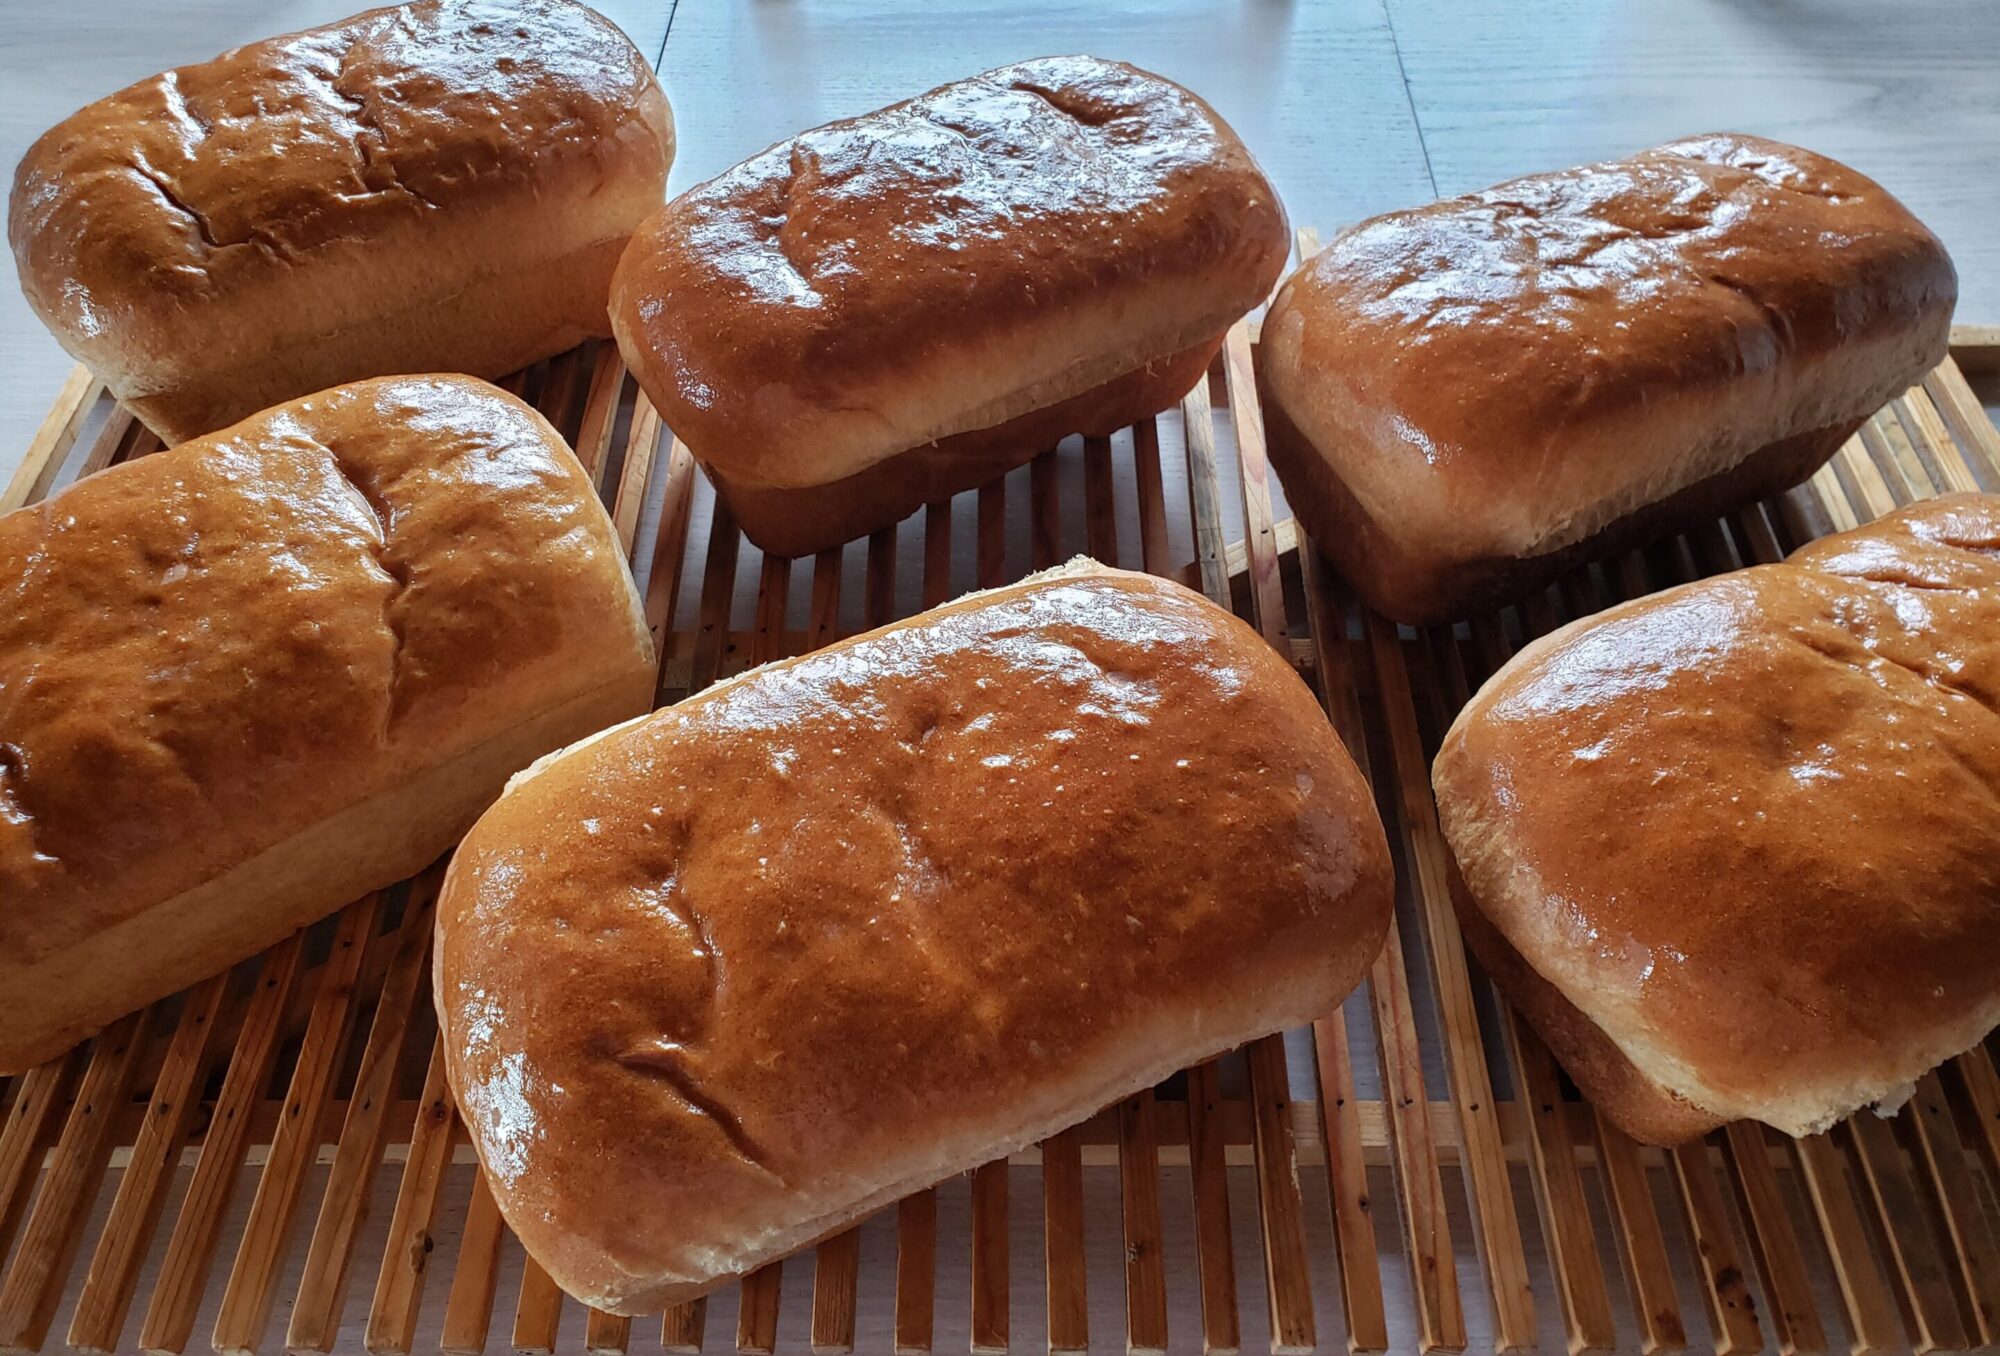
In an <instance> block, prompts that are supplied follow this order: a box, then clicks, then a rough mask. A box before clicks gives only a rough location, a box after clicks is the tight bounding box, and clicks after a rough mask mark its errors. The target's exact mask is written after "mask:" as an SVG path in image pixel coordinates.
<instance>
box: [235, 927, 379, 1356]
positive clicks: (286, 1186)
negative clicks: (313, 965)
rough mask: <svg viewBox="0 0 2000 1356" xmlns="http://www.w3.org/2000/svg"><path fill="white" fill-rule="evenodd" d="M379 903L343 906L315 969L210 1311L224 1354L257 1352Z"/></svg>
mask: <svg viewBox="0 0 2000 1356" xmlns="http://www.w3.org/2000/svg"><path fill="white" fill-rule="evenodd" d="M381 903H382V901H381V896H380V895H368V896H367V897H365V898H363V899H360V900H357V901H355V902H354V903H352V904H350V905H348V906H347V908H346V909H344V910H343V911H342V912H341V914H340V921H339V924H338V925H337V926H336V927H335V929H334V933H333V949H332V952H331V953H330V954H329V955H328V957H327V960H326V963H325V964H324V965H323V966H321V967H320V973H319V990H318V992H317V993H316V994H314V996H313V1007H312V1017H311V1019H310V1020H309V1021H308V1023H307V1025H306V1034H305V1039H304V1040H303V1041H302V1042H301V1043H300V1045H299V1053H298V1059H297V1061H296V1062H295V1063H294V1064H293V1066H292V1077H291V1086H290V1088H289V1090H288V1091H287V1092H286V1094H285V1118H284V1119H283V1120H281V1121H280V1122H279V1123H278V1130H277V1133H276V1135H275V1136H274V1137H273V1139H272V1141H271V1149H270V1154H269V1156H268V1157H266V1159H265V1160H264V1171H263V1172H262V1173H261V1174H259V1176H258V1178H257V1194H256V1196H255V1197H253V1198H252V1200H251V1203H250V1215H249V1218H248V1219H247V1220H246V1221H245V1222H244V1225H243V1237H242V1240H241V1242H239V1243H238V1244H237V1247H236V1262H235V1265H234V1266H232V1267H231V1268H230V1272H229V1280H228V1283H227V1284H226V1285H225V1286H224V1287H223V1291H222V1308H221V1310H220V1312H218V1313H217V1314H216V1316H215V1334H214V1338H213V1340H214V1343H215V1349H216V1351H218V1352H220V1353H223V1356H232V1353H238V1352H242V1353H249V1352H254V1351H256V1350H257V1348H258V1347H259V1346H260V1345H261V1344H262V1341H263V1336H264V1329H265V1326H266V1325H267V1324H268V1323H269V1322H270V1318H271V1304H272V1301H273V1300H274V1299H275V1298H276V1297H277V1285H278V1276H279V1273H280V1272H281V1271H282V1270H283V1268H284V1260H285V1247H286V1243H287V1240H288V1239H289V1237H290V1234H291V1228H292V1221H293V1219H294V1218H295V1216H296V1215H297V1210H298V1203H299V1192H300V1191H301V1190H302V1189H303V1188H304V1186H305V1180H306V1170H307V1168H309V1167H310V1166H311V1165H312V1160H313V1157H314V1155H315V1154H316V1153H317V1152H318V1149H319V1121H320V1113H321V1110H322V1109H323V1108H324V1106H325V1104H326V1099H327V1096H328V1094H329V1093H330V1091H331V1089H332V1084H333V1080H334V1077H335V1075H336V1074H337V1073H338V1072H339V1069H340V1060H341V1055H342V1053H343V1052H344V1051H345V1049H346V1047H347V1036H348V1032H349V1031H350V1030H351V1028H352V1027H353V1023H354V989H355V977H356V976H357V975H358V974H359V973H360V971H361V961H362V957H363V956H364V955H365V954H366V952H367V950H368V948H369V945H370V944H371V942H372V940H373V938H374V936H375V920H376V918H377V916H378V915H379V914H380V912H381Z"/></svg>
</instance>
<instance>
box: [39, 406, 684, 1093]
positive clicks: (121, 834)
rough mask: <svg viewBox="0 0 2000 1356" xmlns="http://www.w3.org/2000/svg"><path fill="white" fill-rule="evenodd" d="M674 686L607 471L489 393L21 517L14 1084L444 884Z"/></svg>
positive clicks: (145, 467)
mask: <svg viewBox="0 0 2000 1356" xmlns="http://www.w3.org/2000/svg"><path fill="white" fill-rule="evenodd" d="M653 678H654V668H653V662H652V642H651V639H650V637H649V636H648V635H647V632H646V625H645V621H644V619H643V618H642V617H641V616H640V613H639V605H638V599H637V594H636V591H635V590H634V588H633V586H632V580H631V576H630V574H629V572H628V570H627V568H626V565H625V560H624V555H623V552H622V551H621V550H620V548H619V543H618V540H617V537H616V535H615V533H614V532H613V530H612V527H611V523H610V521H609V519H608V518H607V516H606V514H605V512H604V508H603V505H602V504H601V503H600V502H599V500H598V498H597V493H596V491H595V489H594V488H593V487H592V485H591V484H590V482H589V480H588V479H587V478H586V477H585V476H584V474H583V469H582V467H580V466H579V465H578V464H577V460H576V458H575V457H574V456H573V455H572V454H571V453H570V451H569V449H568V448H567V447H565V446H564V445H563V442H562V439H561V438H560V437H559V436H558V435H557V434H556V432H555V430H554V429H552V428H550V427H549V426H548V424H547V423H546V422H544V421H543V419H542V418H541V416H540V415H538V414H536V413H535V412H534V411H533V410H531V409H529V408H528V407H527V406H526V405H523V404H522V403H521V402H520V401H518V400H515V399H514V398H513V397H511V396H508V395H505V394H503V393H502V392H500V391H498V390H495V389H494V388H493V387H490V386H488V385H486V384H485V383H484V382H480V381H474V380H472V379H471V378H469V377H404V378H396V379H384V380H378V381H367V382H359V383H356V384H354V385H351V386H343V387H339V388H337V389H335V390H331V391H325V392H322V393H321V394H319V395H316V396H312V397H309V398H308V399H305V400H298V401H294V402H292V403H291V404H289V405H283V406H280V407H279V408H277V409H274V410H268V411H266V412H265V413H263V414H260V415H258V416H257V417H256V418H254V419H250V420H246V421H245V422H243V423H241V424H238V425H236V426H235V427H233V428H230V429H227V430H224V431H223V432H221V433H218V434H215V435H214V436H212V437H209V438H203V439H200V440H197V441H195V442H190V443H186V444H184V445H182V446H181V447H179V448H177V449H175V450H174V451H172V452H167V453H162V454H160V455H157V456H152V457H146V458H143V459H141V460H139V461H136V462H130V463H127V464H125V465H123V466H118V467H114V468H112V469H111V470H108V471H104V472H101V473H99V474H97V475H93V476H89V477H87V478H85V479H84V480H82V481H79V482H78V483H77V484H76V485H74V486H72V487H70V488H69V489H67V490H65V491H63V492H62V493H61V494H58V495H56V496H55V497H53V498H51V499H49V500H46V501H45V502H43V503H41V504H37V505H35V506H34V507H32V508H25V509H21V510H18V511H17V512H14V513H10V514H7V515H6V516H4V517H0V900H4V901H5V907H4V908H0V994H5V995H6V998H5V1008H6V1014H7V1015H6V1020H5V1021H0V1072H16V1071H18V1070H20V1069H23V1068H25V1067H27V1066H29V1065H31V1064H34V1063H37V1062H39V1061H41V1060H43V1059H47V1058H50V1057H52V1056H54V1055H57V1054H59V1053H61V1052H62V1051H63V1050H65V1049H67V1048H68V1047H69V1046H70V1045H72V1044H74V1043H75V1042H76V1041H78V1040H81V1039H82V1038H83V1037H85V1036H88V1035H89V1034H90V1033H91V1032H92V1031H94V1030H96V1029H97V1028H98V1027H100V1026H102V1025H103V1024H104V1023H106V1022H108V1021H110V1020H112V1019H114V1018H116V1017H118V1016H119V1015H121V1014H123V1013H126V1012H129V1011H131V1010H132V1009H133V1008H136V1007H139V1006H141V1005H142V1004H144V1003H147V1002H150V1001H151V1000H153V999H156V998H160V997H163V996H165V995H166V994H170V993H172V992H173V991H174V990H176V989H178V988H180V987H182V986H184V985H186V984H190V983H193V982H194V981H196V980H199V979H202V978H204V977H205V976H207V975H210V974H214V973H215V972H217V971H219V970H221V969H223V968H224V967H225V966H227V965H229V964H231V963H232V962H234V961H238V960H241V959H243V958H244V957H246V956H249V955H252V954H254V953H255V952H256V951H258V950H260V949H261V948H263V947H265V946H268V945H270V944H272V943H274V942H276V941H278V940H280V939H281V938H283V937H284V936H286V935H287V934H288V933H290V932H291V931H292V930H293V929H295V928H298V927H300V926H303V925H304V924H306V923H309V922H311V921H312V920H313V919H315V918H317V917H319V916H321V915H322V914H325V913H327V912H329V911H331V910H333V909H335V908H337V907H339V906H340V905H342V904H345V903H347V902H348V901H349V900H351V899H354V898H356V897H357V896H359V895H361V894H363V893H364V892H366V891H368V890H370V889H373V888H375V887H377V886H383V885H388V884H391V883H393V882H395V881H397V880H400V879H402V878H403V877H405V876H407V875H409V874H411V873H412V872H414V871H417V870H419V869H420V868H422V867H423V866H425V865H426V864H428V863H429V862H430V861H431V860H432V859H434V858H435V857H436V856H437V855H438V854H439V853H440V852H442V851H444V850H445V848H447V847H449V846H450V845H451V843H452V842H453V841H454V840H455V839H456V838H457V837H458V835H459V834H461V833H463V832H464V831H465V829H466V827H467V826H468V825H469V824H471V823H472V821H473V819H474V818H476V817H477V816H478V814H479V812H480V811H481V810H483V809H484V808H485V807H486V805H487V804H488V803H489V802H490V801H491V800H492V799H493V797H494V796H495V795H496V794H498V792H499V790H500V787H501V785H502V783H503V782H504V781H505V780H506V778H507V777H508V776H509V775H511V774H512V773H514V772H515V771H517V770H518V769H520V768H521V767H523V766H524V765H526V764H527V763H528V762H529V761H530V760H532V759H533V758H535V757H536V756H538V755H540V754H542V753H545V752H547V751H548V750H549V749H552V748H555V747H557V746H559V745H561V744H563V743H565V742H567V741H569V740H572V739H575V738H577V737H579V736H581V735H583V734H586V733H588V732H589V731H592V730H596V729H600V728H602V727H603V726H604V725H606V724H608V723H610V722H612V721H615V720H620V719H623V718H625V717H627V716H630V715H632V714H633V713H634V712H638V711H643V710H645V709H646V707H647V705H648V704H649V702H650V701H651V697H652V690H653Z"/></svg>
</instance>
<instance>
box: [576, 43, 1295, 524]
mask: <svg viewBox="0 0 2000 1356" xmlns="http://www.w3.org/2000/svg"><path fill="white" fill-rule="evenodd" d="M1287 249H1288V241H1287V239H1286V226H1285V214H1284V209H1283V208H1282V207H1281V206H1280V205H1279V202H1278V198H1277V195H1276V193H1274V192H1273V191H1272V188H1271V185H1270V182H1269V181H1268V180H1267V179H1265V177H1264V174H1263V172H1262V171H1261V170H1260V169H1258V167H1257V163H1256V161H1255V160H1253V159H1252V158H1251V156H1250V152H1249V151H1248V150H1246V149H1245V148H1244V146H1243V143H1242V141H1241V140H1240V139H1238V137H1237V136H1236V134H1235V133H1234V132H1233V131H1231V130H1230V128H1229V127H1228V125H1227V124H1226V123H1224V122H1223V121H1222V119H1221V118H1220V117H1218V116H1217V115H1216V113H1215V111H1214V110H1213V109H1211V108H1210V107H1209V106H1208V105H1207V104H1206V103H1204V102H1203V101H1202V100H1201V99H1199V98H1197V97H1196V96H1195V95H1193V94H1191V93H1189V92H1188V91H1187V90H1185V89H1182V88H1181V87H1180V86H1179V85H1176V84H1174V83H1172V82H1171V81H1168V80H1163V79H1161V78H1160V77H1158V76H1155V75H1149V74H1147V73H1146V72H1144V71H1141V70H1138V69H1136V68H1134V67H1132V66H1127V65H1124V64H1123V63H1120V62H1111V61H1099V60H1097V59H1096V58H1094V57H1084V56H1072V57H1047V58H1043V59H1041V60H1036V61H1026V62H1022V63H1021V64H1019V65H1016V66H1006V67H1002V68H1001V69H999V70H995V71H989V72H987V73H986V74H984V75H978V76H974V77H973V78H971V79H969V80H960V81H957V82H956V83H954V84H949V85H944V86H941V87H939V88H938V89H934V90H932V91H931V92H930V93H928V94H924V95H921V96H919V97H917V98H915V99H910V100H908V101H906V102H904V103H900V104H895V105H892V106H890V107H888V108H885V109H881V110H880V111H878V112H874V113H870V114H868V115H866V116H864V117H860V118H854V119H852V120H849V121H846V122H836V123H830V124H828V125H827V126H825V127H820V128H816V129H814V130H812V131H809V132H803V133H801V134H800V135H798V136H797V137H794V138H793V139H791V140H790V141H785V142H780V143H779V144H778V145H776V146H773V147H772V148H771V149H769V150H767V151H765V152H764V153H763V154H761V155H758V156H756V157H754V158H752V159H750V160H746V161H744V162H743V163H742V164H740V165H738V166H736V167H735V168H734V169H731V170H729V171H728V172H726V173H724V174H723V175H721V176H720V177H718V178H716V179H712V180H710V181H709V182H708V183H705V184H702V185H700V186H698V187H696V188H693V189H690V190H689V191H688V192H686V193H683V194H682V195H681V196H680V197H678V198H676V199H674V201H673V202H671V203H669V204H668V205H667V206H666V207H665V208H664V209H663V210H662V211H661V212H659V213H658V214H657V215H655V216H654V217H652V218H651V219H650V220H648V221H647V222H646V224H645V225H644V226H643V227H641V229H640V230H639V232H638V233H637V234H636V235H635V236H634V237H633V240H632V245H631V247H630V248H629V249H628V250H627V251H626V254H625V258H624V259H623V261H622V262H621V263H620V264H619V266H618V275H617V277H616V279H615V280H614V282H613V284H612V300H611V320H612V327H613V329H615V330H616V331H617V335H618V344H619V349H620V351H621V352H622V353H623V354H624V355H625V361H626V363H627V365H628V366H630V367H631V369H632V371H633V372H634V373H635V374H636V375H637V377H638V379H639V382H640V384H641V385H642V386H644V387H645V389H646V394H647V395H648V396H649V397H650V398H651V399H652V401H653V404H654V405H655V406H656V407H657V408H658V409H659V411H660V413H661V415H662V416H663V417H664V418H665V420H666V421H667V423H668V424H669V425H670V426H671V427H672V428H673V430H674V431H675V432H676V433H677V434H679V435H680V436H681V437H683V438H684V439H686V441H687V444H688V447H689V449H690V450H691V451H692V452H693V453H694V455H695V456H696V457H698V458H700V459H701V460H702V461H703V462H704V463H705V464H707V465H708V466H710V467H712V468H713V469H715V470H716V471H718V472H720V473H721V474H722V475H724V476H726V477H727V478H728V479H729V480H731V481H734V482H736V483H737V484H741V485H745V486H751V487H764V488H771V489H795V488H800V487H804V486H812V485H821V484H827V483H831V482H834V481H839V480H842V479H845V478H846V477H849V476H853V475H856V474H858V473H860V472H862V471H865V470H867V469H868V468H869V467H870V466H873V465H875V464H876V463H878V462H882V461H886V460H888V459H889V458H891V457H894V456H897V455H898V454H900V453H903V452H906V451H908V450H910V449H912V448H915V447H919V446H922V445H924V444H928V443H931V442H934V441H936V440H938V439H941V438H946V437H950V436H951V435H953V434H958V433H964V432H966V431H968V430H973V429H984V428H990V427H992V426H994V425H998V424H1003V423H1006V422H1007V421H1008V420H1011V419H1015V418H1018V417H1019V416H1021V415H1024V414H1026V413H1028V412H1030V411H1033V410H1039V409H1042V408H1044V407H1046V406H1050V405H1054V404H1057V403H1059V402H1061V401H1064V400H1068V399H1070V398H1071V397H1074V396H1077V395H1080V394H1082V393H1083V392H1086V391H1089V390H1092V389H1093V388H1095V387H1098V386H1102V385H1103V384H1104V383H1106V382H1108V381H1111V380H1112V379H1114V378H1117V377H1122V376H1124V375H1125V374H1127V373H1129V372H1132V371H1134V370H1135V369H1139V368H1143V367H1145V366H1146V365H1147V364H1148V363H1153V362H1157V361H1158V360H1160V359H1163V358H1166V357H1168V356H1169V355H1171V354H1176V353H1180V352H1183V351H1184V350H1187V349H1190V348H1193V347H1195V346H1196V345H1198V344H1201V343H1203V342H1206V341H1212V340H1213V339H1214V337H1215V336H1216V335H1218V334H1220V333H1221V332H1222V331H1223V330H1224V329H1226V328H1227V327H1228V326H1229V324H1230V323H1231V322H1233V321H1235V320H1236V319H1238V318H1239V317H1240V316H1242V315H1243V314H1244V313H1245V312H1246V311H1248V310H1249V309H1250V308H1251V307H1253V306H1255V305H1257V304H1258V303H1259V302H1260V301H1262V300H1263V299H1264V298H1265V297H1266V296H1268V295H1269V293H1270V290H1271V288H1272V286H1273V285H1275V284H1276V282H1277V280H1278V276H1279V273H1280V272H1281V271H1282V270H1283V268H1284V261H1285V257H1286V252H1287ZM1031 450H1033V449H1031Z"/></svg>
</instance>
